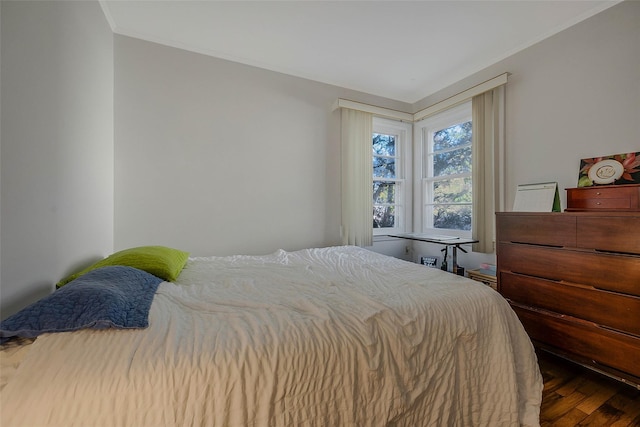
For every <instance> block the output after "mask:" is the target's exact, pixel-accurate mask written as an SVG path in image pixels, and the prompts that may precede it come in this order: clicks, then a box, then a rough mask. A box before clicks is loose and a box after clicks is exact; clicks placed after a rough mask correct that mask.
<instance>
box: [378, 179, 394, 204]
mask: <svg viewBox="0 0 640 427" xmlns="http://www.w3.org/2000/svg"><path fill="white" fill-rule="evenodd" d="M395 202H396V183H395V182H377V181H376V182H374V183H373V203H374V204H381V203H395Z"/></svg>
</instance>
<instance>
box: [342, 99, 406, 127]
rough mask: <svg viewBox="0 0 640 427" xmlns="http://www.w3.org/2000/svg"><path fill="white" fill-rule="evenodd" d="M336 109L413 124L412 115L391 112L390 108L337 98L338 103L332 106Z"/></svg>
mask: <svg viewBox="0 0 640 427" xmlns="http://www.w3.org/2000/svg"><path fill="white" fill-rule="evenodd" d="M337 108H349V109H351V110H358V111H364V112H365V113H371V114H373V115H374V116H380V117H387V118H389V119H396V120H402V121H403V122H413V114H411V113H405V112H403V111H398V110H392V109H390V108H384V107H378V106H376V105H371V104H364V103H362V102H357V101H350V100H348V99H342V98H338V102H337V103H336V104H335V105H334V108H333V109H334V110H335V109H337Z"/></svg>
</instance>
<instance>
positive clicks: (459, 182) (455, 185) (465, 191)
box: [433, 177, 472, 203]
mask: <svg viewBox="0 0 640 427" xmlns="http://www.w3.org/2000/svg"><path fill="white" fill-rule="evenodd" d="M471 195H472V184H471V178H470V177H466V178H453V179H445V180H442V181H435V182H434V183H433V202H434V203H471V201H472V198H471Z"/></svg>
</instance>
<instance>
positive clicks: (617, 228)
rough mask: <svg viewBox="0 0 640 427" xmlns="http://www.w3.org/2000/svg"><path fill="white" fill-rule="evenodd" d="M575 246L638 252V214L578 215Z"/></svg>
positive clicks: (639, 243) (639, 227)
mask: <svg viewBox="0 0 640 427" xmlns="http://www.w3.org/2000/svg"><path fill="white" fill-rule="evenodd" d="M603 215H606V214H603ZM576 246H577V247H579V248H586V249H591V248H593V249H597V250H600V251H612V252H626V253H632V254H640V216H626V217H625V216H613V215H612V214H610V215H609V216H607V217H605V216H602V217H578V223H577V242H576Z"/></svg>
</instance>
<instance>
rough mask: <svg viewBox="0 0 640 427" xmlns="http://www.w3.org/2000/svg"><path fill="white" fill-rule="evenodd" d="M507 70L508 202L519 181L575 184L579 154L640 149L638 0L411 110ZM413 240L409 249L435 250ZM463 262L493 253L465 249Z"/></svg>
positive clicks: (510, 203) (562, 193) (416, 251)
mask: <svg viewBox="0 0 640 427" xmlns="http://www.w3.org/2000/svg"><path fill="white" fill-rule="evenodd" d="M504 72H509V73H511V76H510V77H509V83H508V84H507V89H506V134H505V138H506V158H507V164H506V182H505V185H506V187H505V188H506V196H507V197H506V206H507V208H508V210H511V207H512V206H513V200H514V199H515V190H516V187H517V185H518V184H527V183H536V182H547V181H557V182H558V184H559V187H560V196H561V202H562V208H563V209H564V208H566V191H565V188H573V187H576V186H577V183H578V170H579V167H580V159H582V158H587V157H597V156H602V155H609V154H616V153H626V152H633V151H640V2H638V1H626V2H623V3H620V4H618V5H616V6H613V7H611V8H610V9H607V10H605V11H603V12H601V13H600V14H598V15H595V16H593V17H591V18H589V19H587V20H585V21H583V22H581V23H579V24H577V25H575V26H573V27H571V28H568V29H567V30H564V31H562V32H560V33H558V34H556V35H554V36H552V37H550V38H548V39H546V40H543V41H541V42H540V43H537V44H536V45H534V46H531V47H530V48H528V49H525V50H523V51H521V52H519V53H517V54H515V55H513V56H511V57H509V58H507V59H505V60H503V61H501V62H499V63H497V64H495V65H493V66H491V67H489V68H487V69H485V70H483V71H481V72H479V73H476V74H474V75H473V76H470V77H469V78H467V79H465V80H463V81H461V82H459V83H456V84H455V85H453V86H451V87H449V88H446V89H444V90H443V91H441V92H438V93H437V94H434V95H433V96H430V97H428V98H425V99H423V100H421V101H420V102H418V103H416V105H415V106H414V108H415V110H419V109H422V108H424V107H426V106H428V105H432V104H434V103H436V102H438V101H440V100H443V99H446V98H448V97H449V96H451V95H453V94H455V93H457V92H460V91H461V90H464V89H466V88H468V87H471V86H474V85H476V84H478V83H481V82H483V81H485V80H488V79H489V78H492V77H494V76H496V75H498V74H501V73H504ZM433 246H434V245H429V246H428V247H427V246H426V245H414V253H413V256H414V258H415V259H419V256H420V255H422V254H424V253H426V252H431V253H435V252H438V253H439V249H438V248H435V247H433ZM460 258H461V262H459V264H461V265H463V266H466V267H467V268H469V267H471V268H473V267H476V266H477V265H478V264H479V263H480V262H487V261H491V259H492V258H493V259H495V257H490V258H487V257H484V256H479V255H478V256H473V257H469V256H466V255H463V256H461V257H460Z"/></svg>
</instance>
